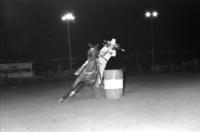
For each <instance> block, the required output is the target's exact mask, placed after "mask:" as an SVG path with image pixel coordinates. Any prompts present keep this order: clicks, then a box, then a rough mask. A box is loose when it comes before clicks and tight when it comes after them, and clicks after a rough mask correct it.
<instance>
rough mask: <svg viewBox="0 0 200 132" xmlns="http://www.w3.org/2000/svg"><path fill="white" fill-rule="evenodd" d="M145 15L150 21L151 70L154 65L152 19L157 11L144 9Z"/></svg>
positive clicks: (155, 16)
mask: <svg viewBox="0 0 200 132" xmlns="http://www.w3.org/2000/svg"><path fill="white" fill-rule="evenodd" d="M145 17H146V18H148V19H150V23H151V61H152V62H151V64H152V65H151V66H152V70H153V68H154V65H155V55H154V32H153V19H154V18H157V17H158V12H157V11H146V12H145Z"/></svg>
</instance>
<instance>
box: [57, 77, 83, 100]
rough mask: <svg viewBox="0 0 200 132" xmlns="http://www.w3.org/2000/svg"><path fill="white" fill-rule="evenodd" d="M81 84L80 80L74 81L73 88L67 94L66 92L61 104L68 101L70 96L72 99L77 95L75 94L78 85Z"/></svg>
mask: <svg viewBox="0 0 200 132" xmlns="http://www.w3.org/2000/svg"><path fill="white" fill-rule="evenodd" d="M79 83H80V79H79V78H77V79H76V80H75V81H74V83H73V85H72V87H71V88H70V89H68V90H67V92H66V94H65V95H64V96H62V97H61V98H60V100H59V103H63V102H64V100H65V99H67V98H68V97H69V96H70V97H71V96H73V95H74V94H75V92H76V87H77V85H78V84H79Z"/></svg>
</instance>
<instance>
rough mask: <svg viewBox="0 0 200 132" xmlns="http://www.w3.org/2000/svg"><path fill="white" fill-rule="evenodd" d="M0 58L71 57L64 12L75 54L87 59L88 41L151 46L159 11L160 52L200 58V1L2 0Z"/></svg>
mask: <svg viewBox="0 0 200 132" xmlns="http://www.w3.org/2000/svg"><path fill="white" fill-rule="evenodd" d="M1 1H2V2H1V7H2V8H1V13H2V14H1V17H2V19H1V27H2V28H1V36H2V43H1V59H3V60H8V59H18V60H19V59H42V58H65V57H66V56H67V55H68V47H67V25H66V23H65V22H63V21H61V16H62V15H63V14H64V13H65V12H66V11H72V12H73V13H74V15H75V17H76V20H75V21H74V22H72V23H70V31H71V43H72V55H73V57H85V55H86V51H87V49H88V43H89V42H91V43H94V44H96V43H99V44H101V43H102V42H103V40H108V39H109V40H110V39H111V38H113V37H114V38H116V39H117V41H118V42H119V43H120V44H121V46H122V47H123V48H124V49H126V50H127V52H126V53H125V54H124V55H131V54H134V53H136V52H148V51H150V50H151V40H150V21H149V20H148V19H146V18H145V17H144V13H145V11H146V10H150V9H155V10H157V11H158V12H159V17H158V18H156V19H155V20H154V21H153V26H154V42H155V43H154V44H155V51H156V52H164V51H175V52H176V51H179V52H180V51H181V52H186V51H187V52H190V53H191V52H192V53H194V57H199V54H198V52H199V47H200V46H199V45H200V39H199V31H200V30H199V29H200V20H199V17H200V15H199V9H200V2H197V1H192V0H187V1H186V0H185V1H181V0H180V1H175V0H168V1H167V0H165V1H164V0H162V1H161V0H148V1H147V0H101V1H100V0H57V1H56V0H1Z"/></svg>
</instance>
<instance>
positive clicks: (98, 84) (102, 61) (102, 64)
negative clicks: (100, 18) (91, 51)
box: [96, 59, 107, 87]
mask: <svg viewBox="0 0 200 132" xmlns="http://www.w3.org/2000/svg"><path fill="white" fill-rule="evenodd" d="M99 63H100V64H99V71H100V75H98V77H97V83H96V86H97V87H99V86H100V85H101V82H102V78H103V73H104V70H105V67H106V63H107V61H105V60H103V59H99Z"/></svg>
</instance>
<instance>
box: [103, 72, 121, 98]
mask: <svg viewBox="0 0 200 132" xmlns="http://www.w3.org/2000/svg"><path fill="white" fill-rule="evenodd" d="M104 91H105V97H106V98H108V99H119V98H120V97H122V96H123V71H122V69H113V70H105V71H104Z"/></svg>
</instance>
